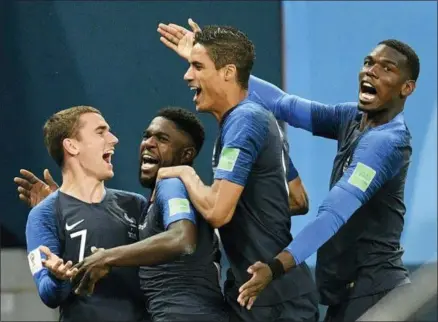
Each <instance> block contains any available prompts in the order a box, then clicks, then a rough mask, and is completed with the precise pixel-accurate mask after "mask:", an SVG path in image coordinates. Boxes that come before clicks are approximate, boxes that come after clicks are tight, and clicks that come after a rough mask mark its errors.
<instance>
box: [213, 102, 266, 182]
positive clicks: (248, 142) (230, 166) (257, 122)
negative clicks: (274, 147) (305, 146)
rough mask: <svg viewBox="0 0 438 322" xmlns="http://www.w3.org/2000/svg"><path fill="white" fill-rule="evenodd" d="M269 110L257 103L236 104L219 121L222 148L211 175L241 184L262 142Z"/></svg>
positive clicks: (245, 178) (246, 176)
mask: <svg viewBox="0 0 438 322" xmlns="http://www.w3.org/2000/svg"><path fill="white" fill-rule="evenodd" d="M268 122H269V114H267V112H266V111H264V110H263V109H262V108H261V107H259V105H256V106H242V107H238V108H236V109H235V110H234V111H232V112H231V114H230V115H229V116H228V117H227V119H226V120H225V122H224V124H223V128H222V133H221V139H222V151H221V155H220V158H219V163H218V166H217V168H216V172H215V174H214V179H218V180H227V181H230V182H233V183H236V184H238V185H240V186H245V184H246V180H247V178H248V175H249V172H250V171H251V168H252V166H253V164H254V162H255V161H256V159H257V156H258V154H259V152H260V150H261V148H262V146H263V144H264V142H265V139H266V136H267V133H268V130H269V124H268Z"/></svg>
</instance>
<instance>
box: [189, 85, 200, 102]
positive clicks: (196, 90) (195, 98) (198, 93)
mask: <svg viewBox="0 0 438 322" xmlns="http://www.w3.org/2000/svg"><path fill="white" fill-rule="evenodd" d="M190 90H192V91H195V95H194V96H193V102H196V100H197V99H198V97H199V95H200V94H201V92H202V89H201V88H200V87H196V86H190Z"/></svg>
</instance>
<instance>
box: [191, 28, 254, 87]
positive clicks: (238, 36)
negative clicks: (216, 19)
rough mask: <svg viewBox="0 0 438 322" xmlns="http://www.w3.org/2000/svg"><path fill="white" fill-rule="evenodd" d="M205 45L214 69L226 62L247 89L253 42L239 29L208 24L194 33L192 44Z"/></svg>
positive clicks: (252, 56)
mask: <svg viewBox="0 0 438 322" xmlns="http://www.w3.org/2000/svg"><path fill="white" fill-rule="evenodd" d="M196 43H199V44H201V45H203V46H205V47H206V49H207V51H208V54H209V56H210V58H211V59H212V60H213V62H214V65H215V67H216V69H220V68H222V67H224V66H225V65H227V64H234V65H236V68H237V81H238V83H239V84H240V85H241V86H242V87H243V88H245V89H248V82H249V76H250V74H251V70H252V67H253V65H254V60H255V49H254V44H253V43H252V42H251V41H250V40H249V39H248V37H247V36H246V35H245V34H244V33H243V32H242V31H240V30H238V29H236V28H234V27H230V26H216V25H210V26H206V27H204V28H203V29H202V31H200V32H197V33H196V34H195V41H194V44H196Z"/></svg>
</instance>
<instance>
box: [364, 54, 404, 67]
mask: <svg viewBox="0 0 438 322" xmlns="http://www.w3.org/2000/svg"><path fill="white" fill-rule="evenodd" d="M367 59H369V60H372V61H376V60H375V59H374V57H372V56H370V55H368V56H366V57H365V58H364V60H367ZM380 61H382V62H384V63H387V64H391V65H394V66H395V67H398V64H397V62H395V61H393V60H391V59H388V58H382V59H380Z"/></svg>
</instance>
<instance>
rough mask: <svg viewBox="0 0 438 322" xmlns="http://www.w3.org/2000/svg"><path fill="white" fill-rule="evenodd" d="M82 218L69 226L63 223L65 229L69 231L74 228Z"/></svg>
mask: <svg viewBox="0 0 438 322" xmlns="http://www.w3.org/2000/svg"><path fill="white" fill-rule="evenodd" d="M83 221H84V219H82V220H79V221H78V222H77V223H74V224H73V225H71V226H69V225H68V224H67V223H65V230H67V231H69V230H72V229H73V228H75V227H76V226H77V225H79V224H80V223H81V222H83Z"/></svg>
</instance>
